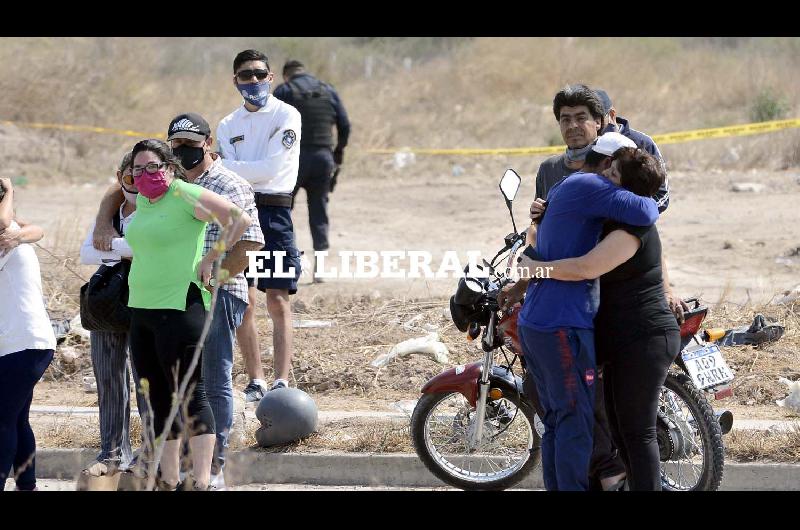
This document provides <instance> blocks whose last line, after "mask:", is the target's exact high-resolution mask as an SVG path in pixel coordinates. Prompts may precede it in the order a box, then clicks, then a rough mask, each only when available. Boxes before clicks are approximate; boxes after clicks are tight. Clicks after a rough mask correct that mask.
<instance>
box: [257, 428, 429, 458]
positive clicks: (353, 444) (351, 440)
mask: <svg viewBox="0 0 800 530" xmlns="http://www.w3.org/2000/svg"><path fill="white" fill-rule="evenodd" d="M249 446H250V447H251V448H255V447H257V444H256V443H255V439H254V440H253V442H252V443H251V444H250V445H249ZM259 450H260V451H264V452H268V453H318V452H323V451H344V452H348V453H413V452H414V447H413V445H412V444H411V437H410V432H409V426H408V424H407V423H399V422H391V421H366V422H365V421H354V420H337V421H332V422H329V423H325V424H323V425H321V426H320V427H319V428H318V429H317V431H316V432H315V433H313V434H312V435H311V436H309V437H308V438H305V439H303V440H299V441H297V442H294V443H291V444H286V445H279V446H273V447H265V448H259Z"/></svg>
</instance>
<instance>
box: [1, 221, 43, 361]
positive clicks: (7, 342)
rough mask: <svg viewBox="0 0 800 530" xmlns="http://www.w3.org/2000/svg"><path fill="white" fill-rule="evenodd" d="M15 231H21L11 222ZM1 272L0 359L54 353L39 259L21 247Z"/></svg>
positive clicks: (8, 256) (30, 250)
mask: <svg viewBox="0 0 800 530" xmlns="http://www.w3.org/2000/svg"><path fill="white" fill-rule="evenodd" d="M11 226H12V227H13V228H17V229H18V228H19V225H17V223H15V222H12V223H11ZM3 261H4V263H3V264H2V268H0V294H2V296H0V357H2V356H3V355H8V354H10V353H16V352H19V351H23V350H55V349H56V336H55V334H54V333H53V326H52V325H51V324H50V317H49V316H48V315H47V310H46V309H45V307H44V301H43V300H42V277H41V273H40V271H39V259H38V258H37V257H36V252H34V250H33V247H32V246H31V245H29V244H27V243H26V244H22V245H19V246H18V247H16V248H15V249H13V250H12V251H11V252H9V253H8V254H7V255H6V256H4V257H3Z"/></svg>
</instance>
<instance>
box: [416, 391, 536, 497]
mask: <svg viewBox="0 0 800 530" xmlns="http://www.w3.org/2000/svg"><path fill="white" fill-rule="evenodd" d="M474 415H475V408H473V407H471V406H470V405H469V403H468V402H467V400H466V398H465V397H464V396H463V395H461V394H459V393H457V392H440V393H435V394H424V395H423V396H422V397H421V398H420V399H419V401H418V402H417V406H416V407H415V408H414V413H413V415H412V417H411V438H412V441H413V443H414V448H415V449H416V452H417V455H418V456H419V458H420V460H422V463H423V464H425V467H427V468H428V470H430V472H431V473H433V474H434V475H436V477H438V478H439V479H441V480H442V481H443V482H445V483H447V484H449V485H451V486H454V487H456V488H460V489H463V490H504V489H507V488H510V487H511V486H513V485H515V484H517V483H518V482H520V481H521V480H522V479H524V478H525V477H526V476H527V475H528V474H530V472H531V471H532V470H533V469H534V468H535V467H536V466H537V465H538V464H539V461H540V458H541V451H540V446H541V439H540V438H539V435H538V433H537V432H536V429H535V428H534V418H535V415H536V413H535V412H534V410H533V408H532V407H531V406H530V405H529V404H528V402H527V401H525V400H523V402H522V403H521V404H520V402H519V399H518V395H516V394H513V395H509V396H504V397H503V398H501V399H499V400H497V401H493V402H491V403H490V404H489V405H487V407H486V418H485V420H484V437H483V439H484V440H486V442H484V443H483V444H482V445H481V447H479V448H478V450H477V451H474V452H471V451H469V449H468V438H469V432H470V429H471V428H474V420H472V421H470V420H471V418H474ZM473 468H477V470H473Z"/></svg>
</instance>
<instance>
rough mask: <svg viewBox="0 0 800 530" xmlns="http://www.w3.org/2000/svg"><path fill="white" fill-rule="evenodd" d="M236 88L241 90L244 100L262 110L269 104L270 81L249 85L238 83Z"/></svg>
mask: <svg viewBox="0 0 800 530" xmlns="http://www.w3.org/2000/svg"><path fill="white" fill-rule="evenodd" d="M236 88H237V89H238V90H239V93H240V94H242V97H243V98H244V100H245V101H246V102H248V103H250V104H251V105H255V106H256V107H259V108H260V107H263V106H264V105H266V104H267V98H268V97H269V82H268V81H264V82H263V83H248V84H239V83H236Z"/></svg>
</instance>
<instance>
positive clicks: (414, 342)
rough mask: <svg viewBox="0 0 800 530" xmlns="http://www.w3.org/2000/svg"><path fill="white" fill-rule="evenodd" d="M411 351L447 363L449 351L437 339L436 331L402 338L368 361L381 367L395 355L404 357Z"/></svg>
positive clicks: (374, 365) (376, 366)
mask: <svg viewBox="0 0 800 530" xmlns="http://www.w3.org/2000/svg"><path fill="white" fill-rule="evenodd" d="M412 353H419V354H422V355H427V356H428V357H430V358H432V359H433V360H434V361H436V362H437V363H441V364H445V363H447V360H448V358H447V355H448V354H449V353H450V352H449V351H448V350H447V346H445V345H444V343H442V342H440V341H439V334H438V333H428V334H427V335H425V336H424V337H418V338H416V339H408V340H404V341H403V342H401V343H399V344H395V345H394V346H393V347H392V349H391V350H389V352H388V353H383V354H381V355H379V356H378V357H376V358H375V360H374V361H372V362H371V363H370V365H371V366H373V367H375V368H381V367H383V366H386V365H387V364H389V362H390V361H392V359H394V358H395V357H405V356H407V355H409V354H412Z"/></svg>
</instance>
